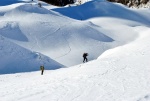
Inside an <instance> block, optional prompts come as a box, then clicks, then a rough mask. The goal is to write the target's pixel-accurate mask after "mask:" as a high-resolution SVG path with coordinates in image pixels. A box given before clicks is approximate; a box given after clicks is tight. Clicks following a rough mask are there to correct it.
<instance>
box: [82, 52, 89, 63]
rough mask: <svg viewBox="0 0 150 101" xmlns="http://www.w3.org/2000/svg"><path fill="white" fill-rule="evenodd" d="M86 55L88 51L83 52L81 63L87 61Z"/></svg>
mask: <svg viewBox="0 0 150 101" xmlns="http://www.w3.org/2000/svg"><path fill="white" fill-rule="evenodd" d="M87 56H88V53H83V63H84V62H88V59H87Z"/></svg>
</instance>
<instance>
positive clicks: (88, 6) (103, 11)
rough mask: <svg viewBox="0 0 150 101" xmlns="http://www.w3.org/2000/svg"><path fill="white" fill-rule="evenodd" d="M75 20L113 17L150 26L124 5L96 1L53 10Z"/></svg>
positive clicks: (149, 21)
mask: <svg viewBox="0 0 150 101" xmlns="http://www.w3.org/2000/svg"><path fill="white" fill-rule="evenodd" d="M53 10H54V11H56V12H59V13H61V14H63V15H65V16H68V17H70V18H73V19H78V20H86V19H90V18H96V17H113V18H120V19H126V20H132V21H136V22H140V23H143V24H149V23H150V20H149V19H147V18H146V17H144V16H142V15H140V14H139V13H137V12H135V11H134V10H131V9H129V8H127V7H125V6H123V5H121V4H120V5H119V4H114V3H111V2H106V1H102V0H94V1H90V2H87V3H85V4H83V5H80V6H73V7H70V8H69V9H68V8H56V9H53Z"/></svg>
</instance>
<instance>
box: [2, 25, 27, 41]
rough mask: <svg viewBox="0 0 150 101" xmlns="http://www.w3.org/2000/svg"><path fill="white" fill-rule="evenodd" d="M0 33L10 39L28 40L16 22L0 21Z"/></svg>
mask: <svg viewBox="0 0 150 101" xmlns="http://www.w3.org/2000/svg"><path fill="white" fill-rule="evenodd" d="M0 35H2V36H4V37H6V38H9V39H11V40H18V41H28V39H27V37H26V36H25V35H24V34H23V33H22V31H21V30H20V28H19V25H18V23H17V22H1V23H0Z"/></svg>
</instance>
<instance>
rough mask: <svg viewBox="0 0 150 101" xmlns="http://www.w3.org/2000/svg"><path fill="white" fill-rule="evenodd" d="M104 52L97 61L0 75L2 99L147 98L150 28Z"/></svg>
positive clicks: (117, 100) (149, 88)
mask: <svg viewBox="0 0 150 101" xmlns="http://www.w3.org/2000/svg"><path fill="white" fill-rule="evenodd" d="M135 30H138V32H139V36H138V38H137V39H136V40H135V41H133V42H131V43H129V44H126V45H124V46H120V47H117V48H114V49H112V50H108V51H106V52H105V53H104V54H103V55H102V56H100V57H99V58H98V59H97V60H93V61H91V62H88V63H85V64H80V65H77V66H74V67H70V68H63V69H58V70H51V71H49V70H47V71H45V72H44V75H42V76H41V75H40V71H39V72H30V73H18V74H7V75H1V76H0V98H1V100H2V101H150V67H149V66H150V62H149V56H150V55H149V54H150V51H149V50H150V45H149V40H150V34H149V33H150V29H149V28H147V27H142V26H138V27H135Z"/></svg>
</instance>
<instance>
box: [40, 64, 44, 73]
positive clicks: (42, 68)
mask: <svg viewBox="0 0 150 101" xmlns="http://www.w3.org/2000/svg"><path fill="white" fill-rule="evenodd" d="M40 69H41V75H43V72H44V65H42V66H40Z"/></svg>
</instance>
